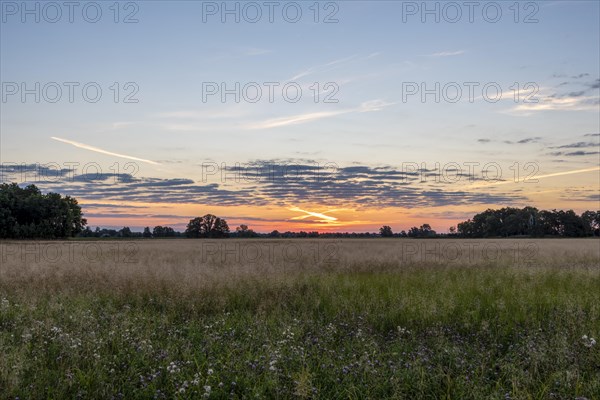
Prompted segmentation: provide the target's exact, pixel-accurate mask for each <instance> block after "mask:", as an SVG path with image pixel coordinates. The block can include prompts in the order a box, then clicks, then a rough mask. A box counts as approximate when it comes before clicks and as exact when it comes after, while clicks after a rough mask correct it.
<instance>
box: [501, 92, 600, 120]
mask: <svg viewBox="0 0 600 400" xmlns="http://www.w3.org/2000/svg"><path fill="white" fill-rule="evenodd" d="M598 104H600V102H599V98H598V97H594V96H580V97H560V98H559V97H552V96H549V97H546V98H544V99H540V101H539V102H538V103H523V104H519V105H517V106H515V107H513V108H512V109H510V110H508V113H510V114H515V115H522V116H528V115H531V114H533V113H534V112H540V111H597V110H598Z"/></svg>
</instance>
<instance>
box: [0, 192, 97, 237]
mask: <svg viewBox="0 0 600 400" xmlns="http://www.w3.org/2000/svg"><path fill="white" fill-rule="evenodd" d="M86 224H87V221H86V219H85V218H83V214H82V212H81V207H80V206H79V204H78V203H77V200H76V199H74V198H73V197H70V196H64V197H63V196H61V195H60V194H58V193H47V194H42V192H41V191H40V190H39V189H38V188H37V187H36V186H35V185H29V186H26V187H25V188H21V187H19V186H18V185H17V184H16V183H11V184H7V183H3V184H1V185H0V238H6V239H39V238H46V239H58V238H65V237H71V236H76V235H78V234H79V233H81V232H82V230H83V227H84V226H85V225H86Z"/></svg>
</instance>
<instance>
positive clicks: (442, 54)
mask: <svg viewBox="0 0 600 400" xmlns="http://www.w3.org/2000/svg"><path fill="white" fill-rule="evenodd" d="M465 53H466V51H465V50H457V51H441V52H439V53H433V54H428V55H427V57H453V56H459V55H461V54H465Z"/></svg>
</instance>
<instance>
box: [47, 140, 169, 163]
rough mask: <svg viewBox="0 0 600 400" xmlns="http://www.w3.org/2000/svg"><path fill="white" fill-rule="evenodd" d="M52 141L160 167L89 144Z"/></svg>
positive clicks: (141, 159) (148, 161)
mask: <svg viewBox="0 0 600 400" xmlns="http://www.w3.org/2000/svg"><path fill="white" fill-rule="evenodd" d="M50 139H53V140H57V141H59V142H63V143H67V144H70V145H72V146H75V147H79V148H80V149H85V150H89V151H95V152H96V153H102V154H106V155H109V156H114V157H120V158H126V159H128V160H134V161H140V162H145V163H148V164H152V165H160V163H157V162H156V161H151V160H145V159H143V158H137V157H132V156H128V155H125V154H119V153H113V152H111V151H107V150H103V149H100V148H98V147H94V146H90V145H87V144H84V143H79V142H74V141H72V140H67V139H61V138H58V137H54V136H52V137H50Z"/></svg>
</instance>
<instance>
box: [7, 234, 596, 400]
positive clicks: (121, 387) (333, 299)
mask: <svg viewBox="0 0 600 400" xmlns="http://www.w3.org/2000/svg"><path fill="white" fill-rule="evenodd" d="M0 250H1V254H0V257H1V258H0V260H1V264H0V398H2V399H5V398H6V399H15V398H19V399H42V398H44V399H46V398H49V399H62V398H102V399H111V398H113V399H148V398H155V399H188V398H210V399H241V398H263V399H273V398H274V399H287V398H314V399H384V398H393V399H481V398H486V399H584V398H585V399H600V345H598V344H597V343H596V340H599V339H600V241H599V240H598V239H543V240H533V239H531V240H530V239H519V240H510V239H488V240H453V239H432V240H426V239H423V240H408V239H397V238H396V239H364V240H362V239H344V240H325V239H316V240H310V239H291V240H279V239H273V240H266V239H256V240H254V239H245V240H232V239H227V240H208V239H206V240H202V239H201V240H185V239H181V240H179V239H178V240H154V239H151V240H139V241H90V242H86V241H63V242H59V241H56V242H0Z"/></svg>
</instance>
